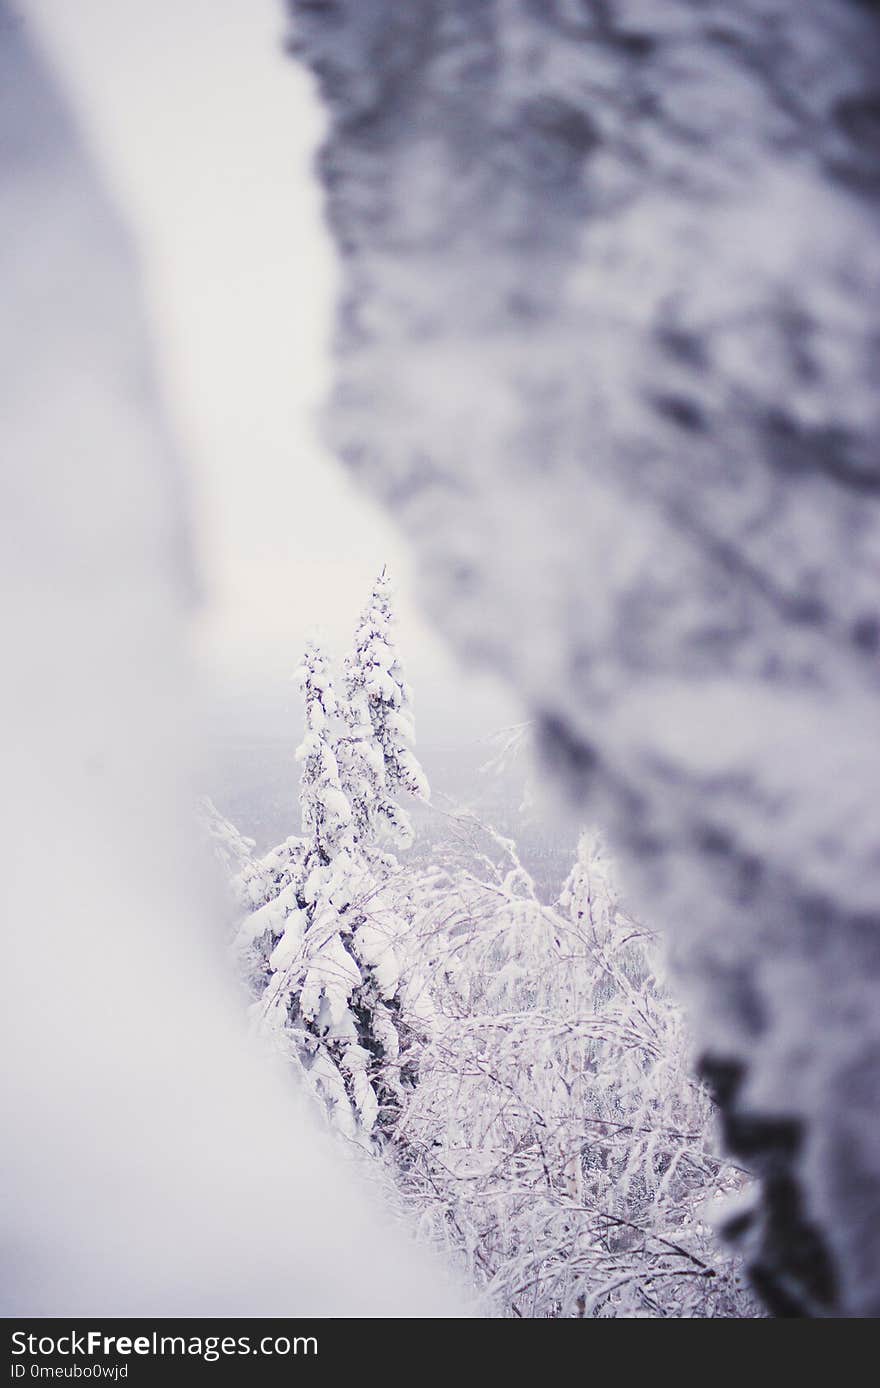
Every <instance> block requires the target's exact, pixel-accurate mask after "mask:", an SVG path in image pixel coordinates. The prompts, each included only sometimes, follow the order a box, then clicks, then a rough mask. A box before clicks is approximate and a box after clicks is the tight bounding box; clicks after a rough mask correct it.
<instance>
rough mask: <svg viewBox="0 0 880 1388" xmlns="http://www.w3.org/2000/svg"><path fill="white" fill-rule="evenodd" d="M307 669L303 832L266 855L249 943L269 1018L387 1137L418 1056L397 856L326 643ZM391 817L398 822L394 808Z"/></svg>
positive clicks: (359, 1120) (326, 1097) (348, 1119)
mask: <svg viewBox="0 0 880 1388" xmlns="http://www.w3.org/2000/svg"><path fill="white" fill-rule="evenodd" d="M298 678H299V682H300V687H301V690H302V693H303V697H304V702H305V735H304V737H303V741H302V743H301V745H300V747H299V749H298V751H297V758H298V760H299V761H300V762H301V763H302V777H301V789H300V798H301V807H302V830H303V837H302V838H301V839H288V840H287V841H286V843H285V844H282V845H280V846H279V847H278V848H276V849H274V850H273V851H272V853H270V854H267V856H266V858H264V859H263V860H262V863H261V864H260V865H259V870H260V873H261V878H260V884H259V885H260V888H261V893H262V899H261V900H260V901H259V902H258V903H257V909H256V910H255V911H254V912H253V913H252V914H251V915H250V916H249V918H248V919H247V920H246V921H245V922H244V925H243V927H242V929H241V931H240V934H239V940H240V943H241V946H242V952H243V954H244V956H245V968H246V972H247V974H248V977H249V979H250V982H251V984H252V986H253V987H254V989H255V991H256V992H257V993H258V1002H257V1010H258V1013H259V1015H260V1017H261V1018H262V1020H263V1022H264V1024H265V1025H266V1026H268V1027H269V1028H270V1029H272V1030H273V1031H275V1032H276V1033H277V1034H278V1035H279V1036H280V1037H281V1038H282V1039H283V1044H284V1046H285V1049H287V1050H288V1051H289V1053H290V1054H291V1056H292V1057H293V1058H294V1059H295V1060H296V1061H297V1062H298V1063H299V1064H301V1065H302V1067H303V1069H304V1071H305V1072H306V1074H307V1076H308V1078H309V1082H310V1083H311V1085H312V1087H313V1088H314V1089H315V1090H316V1092H317V1093H318V1094H319V1096H320V1097H321V1098H322V1099H323V1101H324V1102H325V1104H326V1105H327V1107H328V1109H329V1111H330V1113H331V1116H332V1118H333V1120H334V1122H335V1124H336V1126H338V1127H339V1128H340V1129H341V1130H342V1131H343V1132H345V1133H346V1134H347V1135H349V1136H355V1135H358V1136H364V1135H367V1134H371V1133H376V1134H379V1135H381V1134H383V1133H385V1132H387V1131H388V1130H389V1128H390V1127H391V1126H392V1124H393V1121H394V1116H395V1115H396V1113H397V1111H398V1110H399V1108H400V1103H401V1091H402V1087H403V1085H404V1079H403V1078H402V1076H403V1074H404V1073H405V1071H406V1064H407V1061H406V1057H405V1056H402V1055H401V1045H400V1036H399V1033H398V1029H399V1026H400V1025H401V1018H402V1015H403V1014H402V1008H401V1001H400V992H401V987H402V985H401V978H400V966H399V960H398V956H397V953H396V951H395V942H396V939H397V936H398V935H399V933H400V920H399V916H398V909H397V907H398V903H397V898H396V895H395V892H394V890H393V885H392V879H393V870H394V867H395V864H394V860H393V859H391V858H390V857H388V856H387V855H384V854H380V853H379V852H378V850H377V846H376V826H377V820H376V819H375V818H374V816H373V815H372V814H369V813H365V812H364V805H365V804H366V803H367V800H366V797H365V796H364V795H363V794H362V796H361V800H360V802H358V801H356V804H358V806H359V812H358V813H357V814H355V812H354V811H353V808H352V803H351V800H350V798H349V795H348V794H347V793H346V786H345V785H344V784H343V777H342V767H347V768H350V767H351V765H352V759H351V757H350V756H349V757H348V759H346V753H350V751H351V748H352V745H353V743H352V740H351V737H350V732H351V726H352V724H351V719H350V716H349V717H345V718H343V716H342V713H341V710H340V706H339V703H338V701H337V697H336V694H335V691H334V685H333V679H332V675H331V672H330V669H329V666H328V664H327V662H326V660H325V659H324V657H323V655H322V653H321V652H320V650H319V649H318V648H317V647H316V646H314V645H310V646H309V647H308V649H307V651H306V654H305V658H304V661H303V665H302V667H301V669H300V670H299V671H298ZM380 755H381V754H380V752H379V751H378V750H377V747H376V745H375V743H373V744H371V743H370V741H369V739H368V738H367V737H366V736H364V737H363V738H361V739H359V742H358V757H359V764H360V765H362V766H366V765H368V764H369V761H370V759H372V762H373V764H374V765H375V764H376V763H377V762H379V761H380ZM380 765H381V763H380ZM377 779H378V780H379V783H380V784H382V782H381V778H377ZM349 783H351V780H350V777H349ZM386 802H387V803H390V797H388V795H387V791H386V793H385V799H384V801H383V804H384V803H386ZM381 814H382V817H383V819H384V821H386V822H387V820H388V815H387V811H385V810H383V811H382V812H381Z"/></svg>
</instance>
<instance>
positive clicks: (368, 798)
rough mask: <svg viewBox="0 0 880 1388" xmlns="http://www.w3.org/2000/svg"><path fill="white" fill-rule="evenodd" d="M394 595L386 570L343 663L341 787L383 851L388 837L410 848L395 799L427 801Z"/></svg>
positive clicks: (360, 829) (365, 833)
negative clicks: (400, 650)
mask: <svg viewBox="0 0 880 1388" xmlns="http://www.w3.org/2000/svg"><path fill="white" fill-rule="evenodd" d="M391 597H392V587H391V581H390V579H389V577H388V573H387V570H386V569H384V568H383V569H382V572H381V573H380V574H379V577H378V578H377V579H376V581H375V583H374V584H373V589H372V592H371V594H370V599H369V602H368V603H367V605H366V607H365V608H364V611H363V613H362V614H361V619H360V621H359V623H358V626H357V629H356V631H355V636H354V649H353V650H352V652H351V654H350V655H349V656H348V657H347V658H346V661H345V700H344V706H343V711H344V716H345V720H346V724H347V736H346V738H345V740H344V743H343V756H344V762H343V784H344V786H345V790H346V793H347V795H348V797H349V801H350V803H351V806H352V812H353V814H354V818H355V825H356V828H357V834H358V838H359V840H360V842H361V843H362V844H363V845H364V846H365V847H378V844H379V843H380V842H381V841H382V839H383V838H384V837H387V838H390V839H391V841H392V842H393V843H394V844H395V845H396V846H397V847H398V848H407V847H409V845H410V844H411V843H412V838H413V831H412V825H411V823H410V820H409V816H408V815H407V814H406V812H405V811H404V810H403V809H402V808H401V806H400V804H399V803H398V800H397V796H398V795H400V794H401V793H403V794H406V795H412V796H414V797H415V798H416V799H420V800H427V798H428V795H429V790H428V782H427V778H426V776H425V773H424V771H423V770H422V768H421V766H420V765H419V762H418V760H417V758H416V756H415V753H414V751H413V744H414V742H415V731H414V726H413V717H412V691H411V689H410V687H409V685H408V684H407V682H406V679H405V678H404V673H403V666H402V664H401V661H400V656H399V655H398V651H397V646H396V644H395V640H394V632H393V624H394V614H393V611H392V607H391Z"/></svg>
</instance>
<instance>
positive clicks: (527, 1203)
mask: <svg viewBox="0 0 880 1388" xmlns="http://www.w3.org/2000/svg"><path fill="white" fill-rule="evenodd" d="M490 840H491V842H492V843H494V847H495V848H496V849H497V850H500V853H501V860H500V862H498V863H496V865H495V866H494V867H493V868H491V869H490V870H486V871H484V873H483V874H482V875H481V876H477V875H475V874H474V873H473V872H472V871H471V870H470V869H469V868H468V867H467V866H458V867H456V866H454V865H452V866H449V865H447V866H446V867H443V868H440V869H438V870H437V871H436V872H434V873H433V874H428V875H426V876H424V877H423V878H422V881H421V887H420V890H416V891H414V892H413V902H414V912H415V918H414V923H413V932H412V936H411V938H410V947H411V949H412V951H413V953H414V955H420V957H421V960H422V966H423V967H426V968H427V969H428V970H429V972H430V980H431V990H432V1001H433V1006H434V1008H435V1009H436V1019H435V1023H434V1028H433V1034H432V1036H431V1038H430V1040H429V1041H428V1042H427V1044H426V1045H425V1048H424V1051H423V1053H422V1055H421V1056H420V1062H419V1083H418V1085H417V1087H416V1088H415V1089H414V1090H413V1091H412V1092H411V1094H410V1095H409V1098H408V1104H407V1107H406V1110H405V1113H404V1115H403V1116H402V1118H401V1121H400V1123H399V1125H398V1128H397V1131H396V1133H395V1150H396V1153H397V1161H398V1169H399V1179H400V1182H401V1185H402V1188H403V1190H404V1192H405V1193H406V1196H407V1198H408V1200H409V1201H410V1203H411V1205H412V1206H413V1207H414V1209H415V1210H416V1211H418V1213H419V1215H420V1216H421V1218H422V1220H423V1222H424V1223H425V1224H426V1225H427V1227H428V1228H429V1229H430V1230H431V1233H432V1235H433V1236H434V1237H435V1238H439V1239H441V1240H443V1241H445V1242H447V1243H448V1244H449V1245H450V1246H451V1247H453V1248H454V1249H456V1250H457V1252H458V1254H459V1256H461V1257H463V1258H464V1259H465V1261H466V1263H467V1265H468V1268H469V1271H470V1272H471V1274H472V1275H473V1276H474V1278H475V1279H476V1280H477V1282H478V1283H479V1284H481V1285H482V1286H483V1287H484V1288H485V1289H486V1292H487V1295H488V1298H489V1303H490V1305H491V1306H493V1307H494V1308H495V1309H497V1310H500V1311H501V1313H502V1314H508V1315H513V1316H526V1317H535V1316H538V1317H548V1316H552V1317H557V1316H603V1317H604V1316H620V1315H628V1316H643V1315H644V1316H664V1315H672V1316H739V1315H750V1314H754V1313H755V1308H754V1305H753V1303H752V1301H751V1299H750V1296H749V1294H748V1293H747V1292H746V1291H745V1289H744V1287H743V1285H742V1283H741V1281H740V1278H739V1274H738V1271H737V1268H736V1266H735V1265H734V1264H733V1262H732V1260H731V1259H730V1257H729V1256H728V1255H727V1254H726V1253H724V1252H720V1251H719V1249H718V1247H717V1246H716V1245H715V1243H714V1241H713V1237H712V1230H711V1227H710V1224H709V1222H708V1221H707V1219H706V1218H705V1217H704V1216H703V1215H702V1214H701V1206H702V1205H703V1204H704V1203H705V1202H706V1201H707V1200H708V1199H710V1198H711V1197H721V1196H732V1195H733V1194H735V1193H737V1192H739V1191H740V1189H741V1187H742V1186H743V1183H744V1177H743V1175H742V1173H740V1172H738V1171H737V1170H735V1169H733V1168H732V1167H730V1166H729V1165H727V1164H725V1163H723V1162H722V1161H720V1160H719V1159H718V1157H717V1156H716V1155H715V1153H714V1149H713V1141H712V1116H711V1112H710V1109H711V1105H710V1101H709V1099H708V1096H707V1095H706V1093H705V1092H704V1090H703V1089H702V1088H701V1087H700V1086H699V1085H698V1084H697V1083H696V1082H695V1081H694V1080H693V1078H692V1077H691V1074H690V1070H689V1066H688V1048H687V1041H686V1037H685V1032H684V1026H683V1020H682V1016H681V1013H680V1012H679V1010H678V1009H677V1007H676V1006H675V1005H674V1004H673V1003H672V1002H671V1000H670V998H669V996H668V994H667V993H666V990H665V988H664V985H663V982H662V976H661V973H660V966H659V962H658V956H657V952H656V947H655V942H654V940H653V938H652V936H651V935H650V934H649V933H648V932H647V931H646V930H644V929H643V928H642V927H641V926H639V925H638V924H637V923H636V922H635V921H633V920H632V919H631V918H630V917H629V916H628V915H627V913H626V912H625V910H624V909H623V908H622V906H621V904H620V901H619V899H618V897H617V894H616V891H615V888H614V884H613V878H612V874H611V871H610V868H609V864H608V861H607V859H606V857H605V854H604V852H603V850H602V848H601V846H600V844H599V843H598V842H597V841H596V840H595V839H594V838H592V837H591V836H587V835H585V836H583V837H582V839H581V842H580V846H579V851H578V859H577V862H576V864H575V866H574V868H573V870H572V872H571V874H570V876H569V878H568V880H567V882H566V884H565V887H564V889H563V891H562V893H561V895H560V898H559V901H558V902H557V903H556V904H555V905H554V906H553V907H549V906H546V905H544V904H542V903H541V902H540V901H539V900H538V897H537V895H536V892H535V889H534V885H533V882H532V880H531V878H530V876H529V874H528V872H527V871H526V870H525V869H524V867H523V866H522V863H521V862H520V860H519V858H518V856H517V853H516V848H515V846H514V845H513V844H512V843H511V842H510V841H509V840H502V839H501V838H500V837H499V836H498V835H490ZM478 858H479V859H480V860H481V861H482V863H483V866H484V868H489V858H488V855H486V854H485V853H484V852H483V851H482V849H481V848H480V847H479V846H478V845H477V844H476V843H475V844H474V845H473V846H472V848H471V851H470V853H469V859H470V861H471V862H474V861H476V860H477V859H478Z"/></svg>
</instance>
